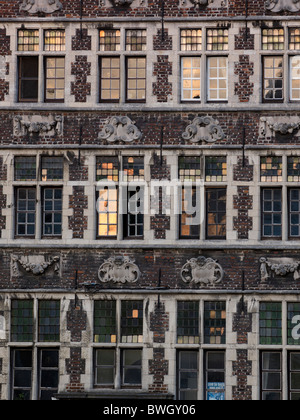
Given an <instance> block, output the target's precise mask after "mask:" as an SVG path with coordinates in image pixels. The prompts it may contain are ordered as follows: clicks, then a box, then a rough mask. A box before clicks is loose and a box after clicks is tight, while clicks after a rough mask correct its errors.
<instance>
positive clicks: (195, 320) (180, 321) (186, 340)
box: [177, 301, 200, 344]
mask: <svg viewBox="0 0 300 420" xmlns="http://www.w3.org/2000/svg"><path fill="white" fill-rule="evenodd" d="M177 343H178V344H199V343H200V331H199V302H193V301H192V302H190V301H184V302H177Z"/></svg>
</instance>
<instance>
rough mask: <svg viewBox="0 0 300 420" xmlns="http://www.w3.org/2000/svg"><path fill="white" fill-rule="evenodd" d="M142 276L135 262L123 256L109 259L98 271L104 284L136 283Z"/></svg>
mask: <svg viewBox="0 0 300 420" xmlns="http://www.w3.org/2000/svg"><path fill="white" fill-rule="evenodd" d="M140 275H141V273H140V270H139V268H138V266H137V265H136V264H135V262H134V260H133V261H132V260H131V259H130V258H128V257H122V256H120V257H112V258H108V259H107V260H106V261H104V263H103V264H102V265H101V267H100V268H99V271H98V277H99V280H100V281H101V282H102V283H108V282H113V283H121V284H124V283H135V282H137V281H138V279H139V278H140Z"/></svg>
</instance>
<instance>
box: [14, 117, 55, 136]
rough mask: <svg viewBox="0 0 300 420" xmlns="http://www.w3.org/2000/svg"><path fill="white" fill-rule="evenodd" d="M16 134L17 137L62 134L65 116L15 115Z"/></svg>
mask: <svg viewBox="0 0 300 420" xmlns="http://www.w3.org/2000/svg"><path fill="white" fill-rule="evenodd" d="M13 124H14V135H15V136H17V137H21V136H26V135H34V134H35V135H39V136H55V135H56V136H61V135H62V133H63V127H62V126H63V117H61V116H60V115H59V116H55V117H53V116H49V117H43V116H40V115H35V116H22V117H21V116H19V115H17V116H15V118H14V122H13Z"/></svg>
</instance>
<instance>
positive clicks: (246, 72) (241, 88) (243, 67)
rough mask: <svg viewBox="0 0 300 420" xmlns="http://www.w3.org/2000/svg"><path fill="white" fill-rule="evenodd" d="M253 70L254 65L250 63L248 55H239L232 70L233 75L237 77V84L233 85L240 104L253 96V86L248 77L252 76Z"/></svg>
mask: <svg viewBox="0 0 300 420" xmlns="http://www.w3.org/2000/svg"><path fill="white" fill-rule="evenodd" d="M253 69H254V64H253V63H250V59H249V55H240V57H239V62H238V63H235V70H234V74H236V75H238V76H239V82H238V83H235V95H238V97H239V100H240V102H249V100H250V96H251V95H252V94H253V89H254V84H253V83H250V76H253V74H254V70H253Z"/></svg>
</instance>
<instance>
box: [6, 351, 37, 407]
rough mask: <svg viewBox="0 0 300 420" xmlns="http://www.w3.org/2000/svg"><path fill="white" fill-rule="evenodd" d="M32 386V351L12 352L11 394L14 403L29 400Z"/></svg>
mask: <svg viewBox="0 0 300 420" xmlns="http://www.w3.org/2000/svg"><path fill="white" fill-rule="evenodd" d="M31 384H32V350H31V349H13V350H12V384H11V385H12V392H11V399H12V400H14V401H28V400H30V399H31Z"/></svg>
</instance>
